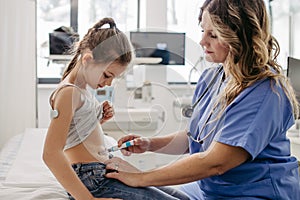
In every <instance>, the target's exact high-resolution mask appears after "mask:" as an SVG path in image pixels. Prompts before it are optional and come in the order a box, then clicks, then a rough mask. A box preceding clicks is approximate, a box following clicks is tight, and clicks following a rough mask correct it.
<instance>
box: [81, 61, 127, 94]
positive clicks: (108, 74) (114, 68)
mask: <svg viewBox="0 0 300 200" xmlns="http://www.w3.org/2000/svg"><path fill="white" fill-rule="evenodd" d="M88 68H89V71H88V72H87V74H86V82H87V84H88V85H89V86H90V87H92V88H93V89H97V88H102V87H105V86H110V85H111V83H112V81H113V79H114V78H115V77H118V76H120V75H121V74H122V73H123V72H124V71H125V69H126V66H122V65H120V64H117V63H111V64H91V65H90V66H89V67H88Z"/></svg>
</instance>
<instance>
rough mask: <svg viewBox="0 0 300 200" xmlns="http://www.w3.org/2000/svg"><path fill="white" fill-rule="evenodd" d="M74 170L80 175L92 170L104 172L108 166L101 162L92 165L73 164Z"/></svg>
mask: <svg viewBox="0 0 300 200" xmlns="http://www.w3.org/2000/svg"><path fill="white" fill-rule="evenodd" d="M72 168H73V169H74V171H76V172H79V173H84V172H87V171H91V170H104V171H105V168H106V165H105V164H104V163H100V162H91V163H75V164H72Z"/></svg>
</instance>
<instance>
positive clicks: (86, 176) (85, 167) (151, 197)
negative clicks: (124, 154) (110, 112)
mask: <svg viewBox="0 0 300 200" xmlns="http://www.w3.org/2000/svg"><path fill="white" fill-rule="evenodd" d="M72 167H73V169H74V171H75V172H76V173H77V175H78V177H79V178H80V179H81V181H82V182H83V184H84V185H85V186H86V187H87V188H88V190H89V191H90V192H91V193H92V194H93V196H94V197H97V198H98V197H106V198H121V199H123V200H176V199H177V200H178V199H180V200H185V199H189V198H188V197H187V196H186V195H185V194H184V193H182V192H180V191H177V190H175V189H173V188H171V187H136V188H135V187H130V186H128V185H125V184H124V183H122V182H120V181H118V180H116V179H109V178H106V177H105V173H106V169H105V164H103V163H98V162H94V163H84V164H83V163H79V164H73V165H72ZM69 199H70V200H74V198H73V197H72V196H71V195H70V194H69Z"/></svg>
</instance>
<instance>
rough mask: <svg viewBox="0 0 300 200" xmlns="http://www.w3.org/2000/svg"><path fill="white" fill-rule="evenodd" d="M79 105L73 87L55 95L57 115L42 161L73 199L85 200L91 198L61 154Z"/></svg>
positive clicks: (51, 127) (50, 127)
mask: <svg viewBox="0 0 300 200" xmlns="http://www.w3.org/2000/svg"><path fill="white" fill-rule="evenodd" d="M77 97H78V98H77ZM80 104H81V102H80V92H79V91H78V90H76V89H74V88H73V87H66V88H63V89H61V90H60V91H59V93H57V95H56V99H55V102H54V106H53V107H54V109H56V110H58V112H59V115H58V117H57V118H54V119H52V120H51V123H50V126H49V128H48V132H47V136H46V140H45V144H44V151H43V159H44V162H45V163H46V165H47V166H48V168H49V169H50V170H51V172H52V173H53V174H54V176H55V177H56V179H57V180H58V181H59V182H60V183H61V185H62V186H63V187H64V188H65V189H66V190H67V191H68V192H69V193H70V194H71V195H72V196H73V197H74V198H75V199H78V200H87V199H92V198H93V196H92V194H91V193H90V192H89V191H88V189H87V188H86V187H85V186H84V185H83V183H82V182H81V180H80V179H79V178H78V176H77V175H76V173H75V172H74V170H73V169H72V167H71V165H70V163H69V162H68V160H67V158H66V157H65V155H64V152H63V149H64V146H65V143H66V139H67V135H68V131H69V126H70V123H71V120H72V117H73V114H74V111H75V110H76V109H77V108H78V107H79V106H80Z"/></svg>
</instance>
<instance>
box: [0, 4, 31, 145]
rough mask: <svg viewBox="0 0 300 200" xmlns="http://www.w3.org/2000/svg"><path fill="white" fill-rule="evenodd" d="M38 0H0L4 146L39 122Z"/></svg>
mask: <svg viewBox="0 0 300 200" xmlns="http://www.w3.org/2000/svg"><path fill="white" fill-rule="evenodd" d="M35 13H36V12H35V1H34V0H1V1H0V27H1V31H0V148H1V147H2V146H3V144H4V143H5V142H6V141H7V140H8V139H9V138H11V137H12V136H14V135H16V134H19V133H21V132H22V131H24V130H25V128H30V127H35V126H36V89H35V88H36V58H35V56H36V53H35V52H36V50H35V49H36V41H35V40H36V35H35V30H36V29H35V27H36V25H35V24H36V23H35Z"/></svg>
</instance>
